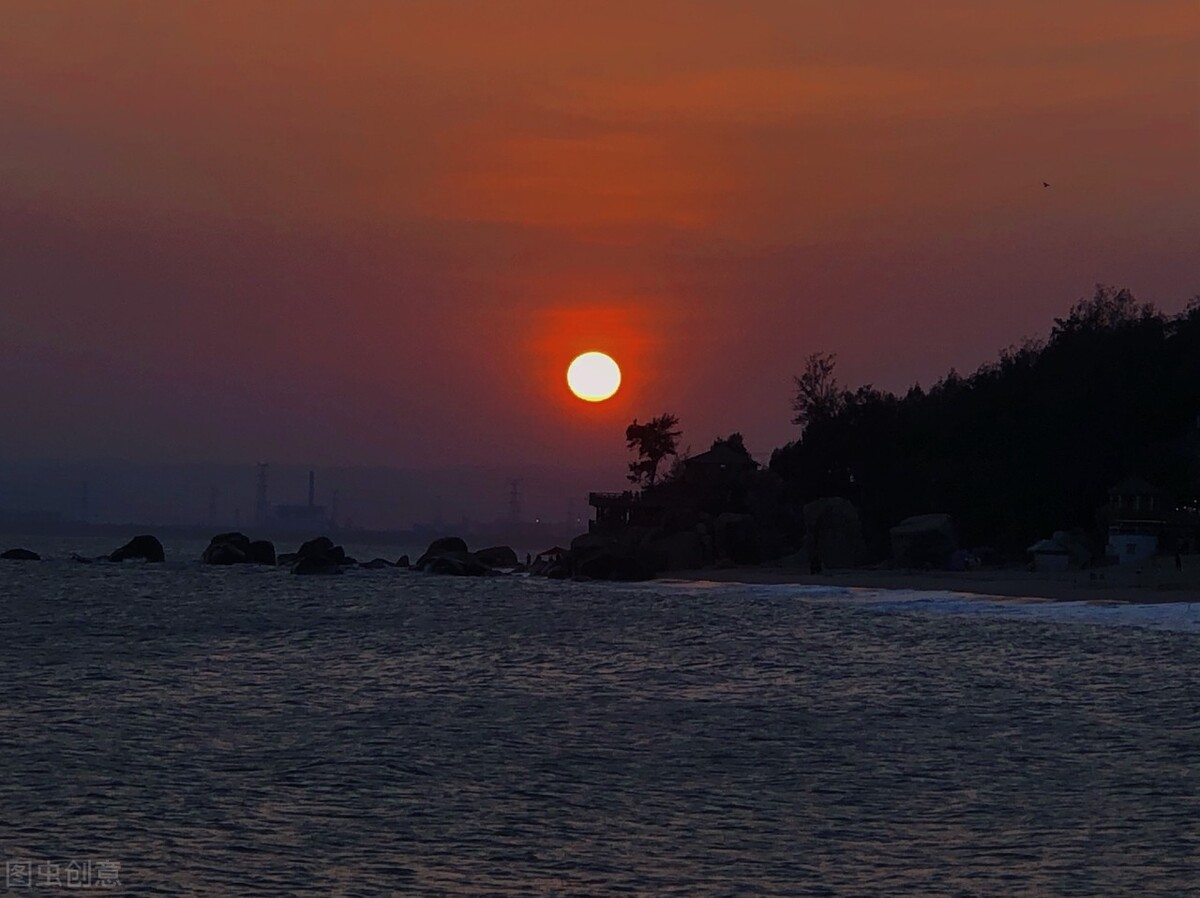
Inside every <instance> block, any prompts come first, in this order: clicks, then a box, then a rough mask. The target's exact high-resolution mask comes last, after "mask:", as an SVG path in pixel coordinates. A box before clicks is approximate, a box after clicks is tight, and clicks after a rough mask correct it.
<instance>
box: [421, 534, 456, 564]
mask: <svg viewBox="0 0 1200 898" xmlns="http://www.w3.org/2000/svg"><path fill="white" fill-rule="evenodd" d="M451 552H462V553H464V554H465V553H466V552H467V543H466V541H465V540H463V539H461V538H459V537H457V536H443V537H441V538H440V539H435V540H434V541H433V542H431V543H430V544H429V548H428V549H426V550H425V552H424V554H423V555H421V557H420V558H418V559H417V563H416V564H415V565H414V567H416V568H417V569H418V570H424V569H425V568H426V566H427V565H428V563H429V561H430V560H432V559H433V558H435V557H437V556H438V555H445V554H447V553H451Z"/></svg>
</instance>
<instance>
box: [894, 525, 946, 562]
mask: <svg viewBox="0 0 1200 898" xmlns="http://www.w3.org/2000/svg"><path fill="white" fill-rule="evenodd" d="M889 533H890V536H891V538H892V562H893V563H894V564H895V565H896V566H897V567H907V568H941V567H944V566H945V565H946V563H947V561H948V560H949V558H950V556H951V555H952V554H953V553H954V550H955V549H957V548H958V543H957V540H956V539H955V533H954V520H953V519H952V518H951V517H950V515H948V514H921V515H916V516H914V517H911V518H905V519H904V520H903V521H901V522H900V523H899V524H897V525H896V526H895V527H893V528H892V529H891V530H890V531H889Z"/></svg>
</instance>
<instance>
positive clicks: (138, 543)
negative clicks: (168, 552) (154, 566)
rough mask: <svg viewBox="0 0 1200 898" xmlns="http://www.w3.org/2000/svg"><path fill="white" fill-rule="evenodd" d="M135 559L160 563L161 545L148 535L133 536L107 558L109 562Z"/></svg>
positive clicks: (161, 556)
mask: <svg viewBox="0 0 1200 898" xmlns="http://www.w3.org/2000/svg"><path fill="white" fill-rule="evenodd" d="M137 558H141V559H144V560H145V561H150V562H159V561H162V560H163V558H164V555H163V547H162V543H160V542H159V541H158V539H156V538H155V537H153V536H150V535H149V534H142V535H141V536H135V537H134V538H133V539H131V540H130V541H129V542H127V543H126V544H125V545H123V546H121V548H119V549H116V550H115V551H113V553H112V554H111V555H109V556H108V560H109V561H128V560H130V559H137Z"/></svg>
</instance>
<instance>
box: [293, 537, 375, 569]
mask: <svg viewBox="0 0 1200 898" xmlns="http://www.w3.org/2000/svg"><path fill="white" fill-rule="evenodd" d="M273 548H274V547H272V549H273ZM289 557H290V556H289V555H283V556H281V558H289ZM296 557H297V558H299V559H305V558H307V559H310V560H312V561H317V562H321V563H322V564H325V563H328V564H358V560H357V559H355V558H351V557H350V556H349V555H347V554H346V550H345V549H343V548H342V547H341V546H337V545H334V542H333V540H331V539H330V538H329V537H328V536H318V537H317V538H316V539H310V540H309V541H308V542H306V543H303V544H301V546H300V550H299V551H298V552H296ZM279 563H280V564H285V563H286V562H284V561H280V562H279Z"/></svg>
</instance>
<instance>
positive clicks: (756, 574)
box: [663, 567, 1200, 605]
mask: <svg viewBox="0 0 1200 898" xmlns="http://www.w3.org/2000/svg"><path fill="white" fill-rule="evenodd" d="M1103 573H1104V574H1107V576H1100V574H1101V572H1100V571H1064V572H1061V573H1058V572H1054V573H1050V572H1035V571H1025V570H982V571H907V570H861V569H860V570H852V569H848V570H831V571H826V572H822V573H820V574H809V573H805V572H803V571H800V570H796V569H789V568H785V567H737V568H724V569H719V570H718V569H713V570H707V569H700V570H690V571H672V572H670V575H669V576H667V577H664V578H663V579H670V580H683V581H690V582H705V581H707V582H712V583H745V584H748V585H754V586H824V587H837V588H845V589H890V590H919V591H923V592H954V593H963V594H967V595H971V596H976V597H979V598H989V597H992V598H1002V599H1032V600H1042V601H1051V602H1092V603H1107V602H1113V603H1121V604H1139V605H1152V604H1165V603H1187V602H1200V576H1198V575H1200V571H1197V570H1193V571H1192V572H1191V576H1184V575H1180V576H1176V577H1170V578H1168V577H1165V576H1162V575H1161V574H1160V573H1159V572H1155V571H1149V572H1146V573H1145V574H1143V575H1142V577H1143V578H1144V579H1143V580H1142V581H1141V582H1126V577H1125V576H1124V575H1128V580H1129V581H1134V580H1135V578H1136V576H1137V575H1136V574H1135V573H1134V572H1132V571H1130V572H1114V571H1112V570H1105V571H1104V572H1103ZM1114 573H1118V574H1120V575H1122V576H1120V577H1119V578H1118V577H1117V576H1114ZM1170 573H1171V574H1176V573H1177V572H1175V571H1174V570H1172V571H1171V572H1170ZM1185 573H1186V572H1185Z"/></svg>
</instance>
